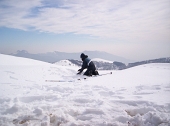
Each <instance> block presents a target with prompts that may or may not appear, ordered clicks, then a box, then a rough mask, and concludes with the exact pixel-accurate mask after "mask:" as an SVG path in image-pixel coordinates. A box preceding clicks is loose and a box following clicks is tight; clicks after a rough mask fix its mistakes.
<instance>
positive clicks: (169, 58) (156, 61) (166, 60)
mask: <svg viewBox="0 0 170 126" xmlns="http://www.w3.org/2000/svg"><path fill="white" fill-rule="evenodd" d="M148 63H170V57H167V58H159V59H152V60H145V61H140V62H134V63H129V64H128V65H127V68H130V67H134V66H139V65H143V64H148Z"/></svg>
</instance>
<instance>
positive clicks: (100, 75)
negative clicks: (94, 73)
mask: <svg viewBox="0 0 170 126" xmlns="http://www.w3.org/2000/svg"><path fill="white" fill-rule="evenodd" d="M108 74H112V72H109V73H105V74H99V75H98V76H103V75H108Z"/></svg>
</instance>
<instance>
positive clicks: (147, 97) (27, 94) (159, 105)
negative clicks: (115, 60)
mask: <svg viewBox="0 0 170 126" xmlns="http://www.w3.org/2000/svg"><path fill="white" fill-rule="evenodd" d="M0 59H1V60H0V96H1V97H0V126H16V125H17V126H83V125H85V126H169V125H170V99H169V96H170V78H169V75H170V64H147V65H141V66H138V67H133V68H130V69H126V70H121V71H112V74H108V75H104V76H98V77H92V78H87V79H86V80H84V79H83V77H82V76H78V75H77V76H76V75H75V74H76V71H77V68H75V67H71V66H69V67H67V66H61V65H54V64H48V63H43V62H40V61H35V60H31V59H25V58H18V57H12V56H7V55H2V54H0ZM107 72H108V71H99V73H100V74H104V73H107ZM78 78H81V80H77V79H78ZM46 80H56V81H57V80H60V81H62V82H49V81H46Z"/></svg>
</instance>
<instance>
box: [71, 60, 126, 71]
mask: <svg viewBox="0 0 170 126" xmlns="http://www.w3.org/2000/svg"><path fill="white" fill-rule="evenodd" d="M68 61H70V62H71V63H72V64H75V65H76V66H79V67H81V65H82V61H80V60H74V59H71V60H69V59H68ZM92 61H93V62H94V64H95V66H96V68H97V69H98V70H122V69H125V68H126V65H125V64H123V63H121V62H113V61H109V60H104V59H100V58H94V59H92Z"/></svg>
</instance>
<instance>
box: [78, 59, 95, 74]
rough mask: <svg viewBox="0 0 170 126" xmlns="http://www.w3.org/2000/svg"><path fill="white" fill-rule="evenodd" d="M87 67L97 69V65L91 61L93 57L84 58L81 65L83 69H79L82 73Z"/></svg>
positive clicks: (92, 69)
mask: <svg viewBox="0 0 170 126" xmlns="http://www.w3.org/2000/svg"><path fill="white" fill-rule="evenodd" d="M86 68H87V70H89V71H90V70H91V71H95V70H96V67H95V65H94V63H93V61H91V59H90V58H88V57H87V58H85V59H83V64H82V67H81V69H80V70H79V71H80V73H81V72H82V71H83V70H84V69H86Z"/></svg>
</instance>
